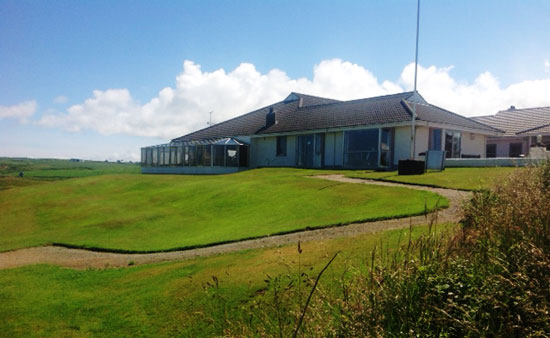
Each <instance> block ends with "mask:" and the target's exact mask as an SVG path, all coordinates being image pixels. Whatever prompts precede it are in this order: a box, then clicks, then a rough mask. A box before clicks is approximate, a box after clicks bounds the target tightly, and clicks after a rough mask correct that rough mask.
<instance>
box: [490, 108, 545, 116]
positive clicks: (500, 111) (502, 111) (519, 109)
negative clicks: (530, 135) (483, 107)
mask: <svg viewBox="0 0 550 338" xmlns="http://www.w3.org/2000/svg"><path fill="white" fill-rule="evenodd" d="M543 108H544V109H550V106H540V107H530V108H516V109H513V110H510V109H504V110H499V111H498V112H497V114H498V113H506V112H508V113H511V112H516V111H521V110H533V109H543ZM495 115H496V114H495Z"/></svg>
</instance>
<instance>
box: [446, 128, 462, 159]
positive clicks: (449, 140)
mask: <svg viewBox="0 0 550 338" xmlns="http://www.w3.org/2000/svg"><path fill="white" fill-rule="evenodd" d="M461 139H462V135H461V133H460V132H458V131H451V130H447V131H445V151H446V153H445V157H447V158H460V142H461Z"/></svg>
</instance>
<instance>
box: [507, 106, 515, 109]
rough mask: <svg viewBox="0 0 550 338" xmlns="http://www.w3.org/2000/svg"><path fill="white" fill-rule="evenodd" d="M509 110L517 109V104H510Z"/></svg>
mask: <svg viewBox="0 0 550 338" xmlns="http://www.w3.org/2000/svg"><path fill="white" fill-rule="evenodd" d="M508 110H516V106H510V108H509V109H508Z"/></svg>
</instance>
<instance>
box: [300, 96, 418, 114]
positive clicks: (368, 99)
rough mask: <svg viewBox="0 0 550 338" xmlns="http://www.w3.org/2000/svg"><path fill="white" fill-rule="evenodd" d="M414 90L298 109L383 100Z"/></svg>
mask: <svg viewBox="0 0 550 338" xmlns="http://www.w3.org/2000/svg"><path fill="white" fill-rule="evenodd" d="M412 93H413V92H401V93H395V94H387V95H380V96H373V97H365V98H362V99H353V100H347V101H337V102H330V103H321V104H315V105H311V106H306V107H300V108H298V110H304V109H308V108H313V107H319V106H328V105H335V104H346V103H356V102H359V101H370V100H381V99H387V98H389V97H390V96H399V95H405V94H412Z"/></svg>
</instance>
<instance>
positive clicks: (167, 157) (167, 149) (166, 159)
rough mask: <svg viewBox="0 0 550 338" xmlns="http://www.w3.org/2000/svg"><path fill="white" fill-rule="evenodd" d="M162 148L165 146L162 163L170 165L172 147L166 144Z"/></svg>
mask: <svg viewBox="0 0 550 338" xmlns="http://www.w3.org/2000/svg"><path fill="white" fill-rule="evenodd" d="M162 148H163V153H164V156H163V162H162V164H163V165H170V147H169V146H164V147H162Z"/></svg>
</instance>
